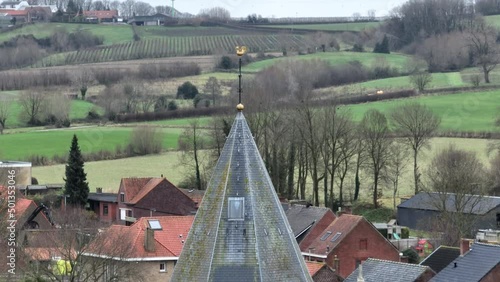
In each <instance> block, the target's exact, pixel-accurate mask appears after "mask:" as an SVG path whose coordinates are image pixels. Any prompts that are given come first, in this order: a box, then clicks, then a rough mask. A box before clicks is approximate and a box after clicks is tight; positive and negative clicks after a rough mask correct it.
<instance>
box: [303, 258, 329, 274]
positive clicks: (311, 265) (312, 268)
mask: <svg viewBox="0 0 500 282" xmlns="http://www.w3.org/2000/svg"><path fill="white" fill-rule="evenodd" d="M306 266H307V270H308V271H309V274H310V275H311V277H312V276H314V275H315V274H316V273H318V271H319V270H320V269H321V268H322V267H324V266H325V264H324V263H322V262H316V261H307V260H306Z"/></svg>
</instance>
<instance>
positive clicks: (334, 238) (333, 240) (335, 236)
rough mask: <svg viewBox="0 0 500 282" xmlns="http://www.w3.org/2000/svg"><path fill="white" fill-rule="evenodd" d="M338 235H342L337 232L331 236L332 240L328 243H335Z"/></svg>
mask: <svg viewBox="0 0 500 282" xmlns="http://www.w3.org/2000/svg"><path fill="white" fill-rule="evenodd" d="M340 235H342V233H340V232H337V234H335V235H333V238H332V240H330V242H335V241H337V239H338V238H339V237H340Z"/></svg>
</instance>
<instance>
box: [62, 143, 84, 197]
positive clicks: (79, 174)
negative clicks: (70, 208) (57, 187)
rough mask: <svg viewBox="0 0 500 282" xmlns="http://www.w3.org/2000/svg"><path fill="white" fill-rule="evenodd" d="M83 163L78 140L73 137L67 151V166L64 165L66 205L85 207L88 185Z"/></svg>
mask: <svg viewBox="0 0 500 282" xmlns="http://www.w3.org/2000/svg"><path fill="white" fill-rule="evenodd" d="M83 166H84V162H83V157H82V153H81V152H80V147H79V146H78V138H77V137H76V135H73V140H72V141H71V148H70V150H69V157H68V164H67V165H66V177H65V178H64V181H65V185H64V194H66V195H68V196H69V198H68V199H67V203H68V204H72V205H80V206H85V204H87V198H88V196H89V184H88V183H87V174H86V173H85V171H84V170H83Z"/></svg>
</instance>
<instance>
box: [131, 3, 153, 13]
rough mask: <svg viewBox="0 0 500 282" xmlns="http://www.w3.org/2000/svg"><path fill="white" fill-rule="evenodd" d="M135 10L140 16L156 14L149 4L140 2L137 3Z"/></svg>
mask: <svg viewBox="0 0 500 282" xmlns="http://www.w3.org/2000/svg"><path fill="white" fill-rule="evenodd" d="M134 10H135V13H136V15H138V16H149V15H152V14H154V12H155V9H154V8H153V6H151V5H150V4H149V3H146V2H142V1H138V2H136V3H135V6H134Z"/></svg>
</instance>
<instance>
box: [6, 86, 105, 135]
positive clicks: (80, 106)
mask: <svg viewBox="0 0 500 282" xmlns="http://www.w3.org/2000/svg"><path fill="white" fill-rule="evenodd" d="M4 92H14V91H2V92H0V95H4ZM5 95H7V94H5ZM11 96H12V98H13V99H15V95H14V94H12V95H11ZM94 108H95V109H97V112H98V113H100V114H102V113H103V112H104V111H103V109H102V108H101V107H98V106H96V105H94V104H92V103H90V102H87V101H82V100H71V110H70V113H69V118H70V119H71V120H74V119H82V118H85V117H86V116H87V114H88V112H89V111H90V110H91V109H94ZM21 112H22V108H21V105H20V104H19V102H17V101H13V102H12V103H11V105H10V109H9V118H8V119H7V128H19V127H24V126H26V124H25V123H24V122H23V121H22V120H21V117H20V114H21Z"/></svg>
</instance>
